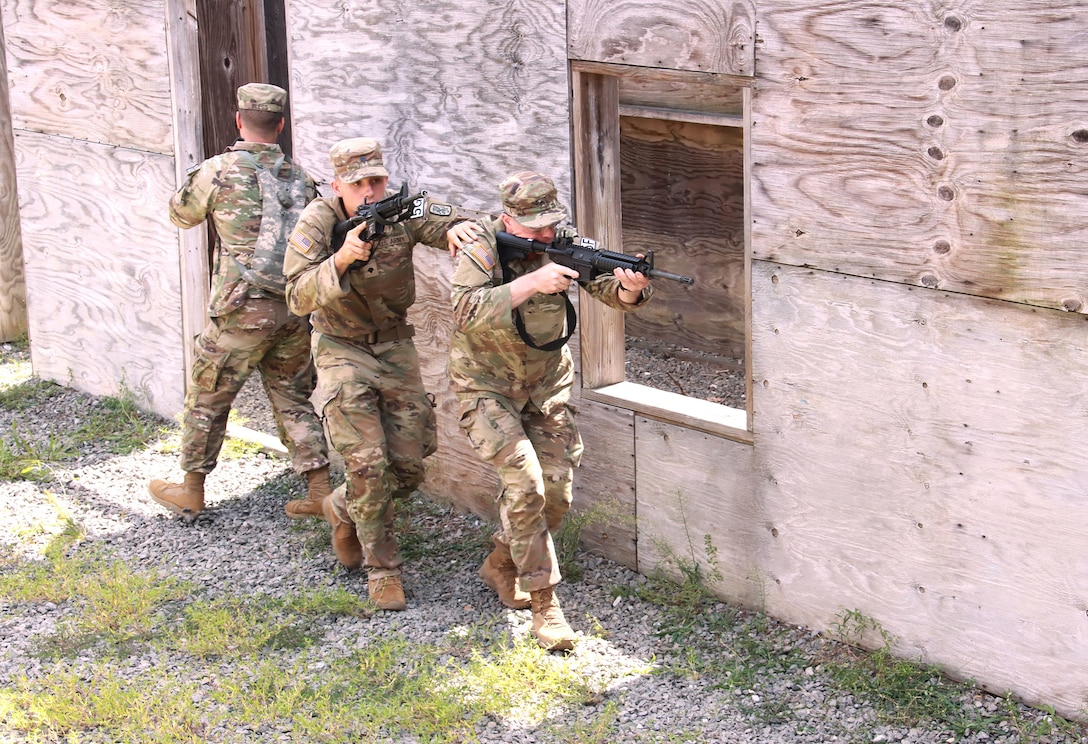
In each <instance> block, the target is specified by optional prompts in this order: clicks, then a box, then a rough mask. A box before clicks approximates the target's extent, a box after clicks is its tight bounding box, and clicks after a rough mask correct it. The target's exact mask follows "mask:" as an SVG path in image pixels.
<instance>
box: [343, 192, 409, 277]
mask: <svg viewBox="0 0 1088 744" xmlns="http://www.w3.org/2000/svg"><path fill="white" fill-rule="evenodd" d="M426 196H427V192H426V191H420V192H419V193H418V194H412V195H411V196H409V195H408V184H407V183H402V184H401V185H400V191H398V192H397V193H396V194H393V195H392V196H387V197H385V198H384V199H382V200H381V201H377V202H374V203H373V204H367V203H365V202H364V203H363V204H360V205H359V206H358V207H356V208H355V216H353V217H349V218H348V219H346V220H344V221H343V222H337V223H336V226H335V227H333V229H332V249H333V251H338V250H340V246H342V245H343V244H344V240H345V238H346V237H347V234H348V233H349V232H350V231H352V230H354V229H355V228H356V227H358V226H359V225H360V224H361V223H363V222H365V223H366V227H365V228H363V231H362V232H360V233H359V239H360V240H362V241H363V242H364V243H371V242H373V241H374V240H376V239H378V238H379V237H381V236H382V235H384V234H385V228H386V226H387V225H395V224H396V223H398V222H404V221H405V220H412V219H416V218H418V217H422V216H423V213H424V209H423V204H424V202H425V201H426V199H425V197H426ZM371 255H373V254H371ZM369 260H370V259H369V258H368V259H367V261H369ZM367 261H354V262H352V264H351V266H350V267H349V269H358V268H360V267H362V266H365V265H366V263H367Z"/></svg>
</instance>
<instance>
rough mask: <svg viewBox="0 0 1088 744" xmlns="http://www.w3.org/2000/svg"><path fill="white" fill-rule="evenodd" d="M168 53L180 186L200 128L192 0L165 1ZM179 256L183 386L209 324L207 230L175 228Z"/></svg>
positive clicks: (199, 142) (199, 150)
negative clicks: (197, 344)
mask: <svg viewBox="0 0 1088 744" xmlns="http://www.w3.org/2000/svg"><path fill="white" fill-rule="evenodd" d="M166 6H167V8H166V12H167V14H168V16H167V18H168V20H167V26H168V28H169V30H170V33H169V34H168V35H167V43H168V51H167V57H168V60H169V63H170V81H171V82H170V90H171V93H172V96H173V100H174V105H173V111H174V121H173V130H174V178H175V181H174V183H175V184H178V185H180V184H181V183H183V182H184V180H185V174H186V172H187V171H188V170H189V168H191V167H192V166H194V165H196V164H197V163H199V162H201V161H202V160H203V159H204V158H203V157H202V155H203V152H204V144H203V143H204V140H203V137H204V132H203V127H202V126H201V115H200V113H201V105H200V91H201V85H200V70H199V69H198V67H199V60H200V55H199V53H198V44H197V20H196V0H167V1H166ZM176 234H177V235H178V252H179V255H180V256H181V262H180V272H181V273H180V276H179V284H180V289H181V303H182V306H181V326H182V330H181V337H182V339H183V342H182V353H183V359H184V361H185V366H184V373H185V382H186V385H188V384H189V379H190V372H191V371H192V368H193V354H194V349H193V344H191V343H188V340H189V339H192V338H195V337H196V335H197V334H198V333H200V331H201V330H202V329H203V328H204V325H205V323H207V316H208V311H207V308H208V294H209V284H210V281H209V277H210V275H211V272H210V267H209V259H208V230H206V229H197V230H177V231H176Z"/></svg>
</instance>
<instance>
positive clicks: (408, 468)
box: [284, 137, 457, 610]
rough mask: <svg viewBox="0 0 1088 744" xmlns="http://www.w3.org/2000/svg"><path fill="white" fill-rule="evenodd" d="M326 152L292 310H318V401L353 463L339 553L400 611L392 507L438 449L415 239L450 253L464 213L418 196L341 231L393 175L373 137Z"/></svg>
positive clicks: (335, 540)
mask: <svg viewBox="0 0 1088 744" xmlns="http://www.w3.org/2000/svg"><path fill="white" fill-rule="evenodd" d="M329 157H330V160H331V161H332V167H333V172H334V178H333V181H332V190H333V192H334V195H333V196H331V197H328V198H321V199H317V200H315V201H313V202H311V203H310V204H309V205H308V206H307V207H306V209H305V211H304V212H303V213H302V216H301V217H300V218H299V220H298V224H297V225H296V226H295V229H294V232H292V233H291V237H290V240H289V241H288V245H287V255H286V258H285V259H284V274H285V275H286V277H287V304H288V306H289V307H290V308H291V310H292V311H293V312H295V313H298V314H300V315H305V314H310V319H311V322H312V323H313V329H314V333H313V357H314V362H315V364H316V366H317V391H316V393H315V395H314V406H315V407H316V408H317V410H318V411H319V412H320V413H321V416H322V418H323V420H324V422H325V425H326V428H327V429H328V433H329V441H330V442H331V443H332V445H333V446H334V447H335V448H336V450H337V451H338V452H339V453H340V454H341V455H343V457H344V463H345V476H346V486H347V488H346V489H340V488H338V489H337V490H336V491H335V492H334V493H333V494H331V495H330V496H329V497H328V498H326V499H325V518H326V519H327V520H328V522H329V523H330V524H331V525H332V547H333V551H334V552H335V553H336V556H337V558H338V559H339V560H340V562H341V563H342V564H343V565H345V566H347V567H349V568H358V567H359V566H360V565H363V566H364V567H365V569H366V571H367V587H368V590H369V592H370V599H371V600H372V601H373V602H374V603H375V604H376V605H377V606H378V608H379V609H383V610H403V609H404V608H405V606H406V600H405V596H404V586H403V584H402V582H401V564H402V563H403V559H402V558H401V554H400V550H399V547H398V544H397V538H396V535H395V534H394V532H393V519H394V513H395V502H396V501H397V500H401V499H406V498H407V497H408V496H410V495H411V494H412V492H413V491H415V489H416V488H417V487H419V485H420V484H421V483H422V482H423V474H424V472H423V459H424V458H425V457H427V456H428V455H430V454H432V453H433V452H434V451H435V449H436V448H437V433H436V429H435V414H434V404H433V403H432V401H431V399H430V398H429V396H428V395H427V393H426V391H425V390H424V388H423V380H422V376H421V374H420V369H419V357H418V355H417V353H416V348H415V344H414V342H413V341H412V336H413V335H414V334H415V329H414V328H413V327H412V325H411V324H409V323H408V320H407V313H408V308H409V307H410V306H411V305H412V303H413V302H415V297H416V292H415V271H414V269H413V266H412V252H413V250H414V248H415V246H416V244H417V243H423V244H424V245H428V246H431V247H433V248H445V247H446V246H447V228H450V226H451V225H453V224H454V221H455V220H456V219H457V213H456V212H455V211H454V210H451V209H436V210H434V212H433V213H432V211H431V210H429V209H423V208H422V200H420V201H419V204H420V205H421V206H420V209H419V213H418V214H416V213H415V212H412V213H410V214H407V215H405V216H404V219H399V218H398V219H394V220H393V221H391V222H390V221H385V220H383V221H382V222H381V224H380V225H377V224H368V222H367V221H361V222H359V224H358V225H356V226H355V227H353V228H352V229H350V230H347V231H346V232H344V230H345V229H346V228H345V227H344V226H345V225H348V224H350V222H349V220H351V219H354V218H356V216H357V215H358V213H359V211H360V208H362V210H361V211H363V212H366V210H367V208H368V205H369V208H370V209H372V210H375V211H377V209H378V205H379V204H380V203H383V202H385V200H386V198H387V197H386V189H387V186H388V183H389V172H388V171H387V170H386V168H385V165H384V163H383V161H382V151H381V146H380V144H379V143H378V141H377V140H374V139H371V138H368V137H358V138H353V139H347V140H342V141H340V142H337V143H336V144H334V145H333V146H332V148H331V149H330V151H329ZM402 191H403V189H402ZM388 198H389V199H391V200H393V201H397V200H398V199H399V197H398V196H396V195H394V196H390V197H388ZM413 203H415V202H413ZM370 221H371V222H376V220H375V219H373V217H372V218H371V220H370ZM338 225H339V226H341V228H340V229H339V230H338V229H337V226H338ZM379 227H380V230H379V229H378V228H379ZM455 232H456V230H451V233H455ZM363 236H367V237H368V238H370V239H369V240H364V239H363ZM451 250H452V249H451Z"/></svg>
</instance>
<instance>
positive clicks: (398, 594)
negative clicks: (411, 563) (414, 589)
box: [366, 576, 408, 610]
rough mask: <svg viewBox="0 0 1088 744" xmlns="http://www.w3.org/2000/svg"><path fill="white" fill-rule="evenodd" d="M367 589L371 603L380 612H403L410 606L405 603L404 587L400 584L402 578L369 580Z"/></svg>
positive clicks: (388, 577) (387, 577) (386, 577)
mask: <svg viewBox="0 0 1088 744" xmlns="http://www.w3.org/2000/svg"><path fill="white" fill-rule="evenodd" d="M366 588H367V590H368V591H369V592H370V601H371V602H373V603H374V604H376V605H377V606H378V609H379V610H403V609H404V608H405V607H407V606H408V603H407V602H405V601H404V585H403V584H401V582H400V576H383V577H381V578H380V579H367V582H366Z"/></svg>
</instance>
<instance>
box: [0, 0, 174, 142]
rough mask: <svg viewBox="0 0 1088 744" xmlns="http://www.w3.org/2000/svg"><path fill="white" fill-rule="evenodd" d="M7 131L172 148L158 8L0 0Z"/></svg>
mask: <svg viewBox="0 0 1088 744" xmlns="http://www.w3.org/2000/svg"><path fill="white" fill-rule="evenodd" d="M0 12H2V13H3V20H4V28H5V34H6V46H7V54H8V73H9V77H10V83H11V90H10V95H11V110H12V125H13V127H14V128H15V129H16V130H29V131H36V132H43V133H46V134H55V135H61V136H65V137H73V138H76V139H81V140H87V141H91V142H100V143H105V144H112V145H118V146H121V147H128V148H132V149H136V150H147V151H149V152H154V153H170V152H172V151H173V132H172V130H171V121H172V113H171V96H170V76H169V71H168V64H167V56H166V31H165V27H164V23H165V18H166V14H165V10H164V6H163V3H162V2H161V1H159V2H138V1H137V0H110V1H108V2H107V0H73V1H72V2H65V3H52V2H36V1H35V0H3V2H2V3H0Z"/></svg>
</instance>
